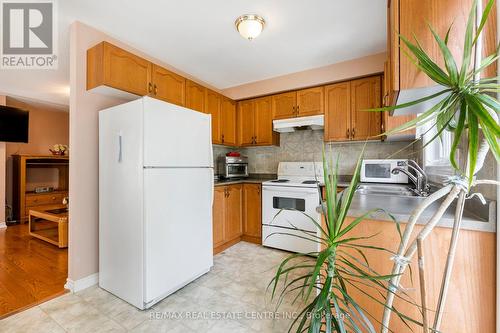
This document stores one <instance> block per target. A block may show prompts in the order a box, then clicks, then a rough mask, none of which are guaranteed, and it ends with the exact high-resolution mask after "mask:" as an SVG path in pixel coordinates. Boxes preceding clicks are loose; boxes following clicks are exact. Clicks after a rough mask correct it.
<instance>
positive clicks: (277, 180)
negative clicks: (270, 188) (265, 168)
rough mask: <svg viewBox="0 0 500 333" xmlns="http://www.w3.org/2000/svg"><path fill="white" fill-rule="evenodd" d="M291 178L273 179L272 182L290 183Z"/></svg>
mask: <svg viewBox="0 0 500 333" xmlns="http://www.w3.org/2000/svg"><path fill="white" fill-rule="evenodd" d="M289 181H290V180H288V179H275V180H271V183H288V182H289Z"/></svg>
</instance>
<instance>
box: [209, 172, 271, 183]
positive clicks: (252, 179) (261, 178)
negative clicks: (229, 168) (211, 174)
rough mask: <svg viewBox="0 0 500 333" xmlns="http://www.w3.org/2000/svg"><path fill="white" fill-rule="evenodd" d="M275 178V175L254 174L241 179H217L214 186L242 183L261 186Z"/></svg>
mask: <svg viewBox="0 0 500 333" xmlns="http://www.w3.org/2000/svg"><path fill="white" fill-rule="evenodd" d="M276 178H277V176H276V175H275V174H272V173H271V174H269V173H255V174H250V176H249V177H247V178H241V179H219V180H216V181H215V183H214V185H215V186H223V185H232V184H243V183H251V184H262V183H263V182H266V181H268V180H272V179H276Z"/></svg>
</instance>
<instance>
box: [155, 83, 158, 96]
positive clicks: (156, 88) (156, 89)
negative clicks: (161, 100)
mask: <svg viewBox="0 0 500 333" xmlns="http://www.w3.org/2000/svg"><path fill="white" fill-rule="evenodd" d="M157 94H158V87H157V86H156V84H155V95H157Z"/></svg>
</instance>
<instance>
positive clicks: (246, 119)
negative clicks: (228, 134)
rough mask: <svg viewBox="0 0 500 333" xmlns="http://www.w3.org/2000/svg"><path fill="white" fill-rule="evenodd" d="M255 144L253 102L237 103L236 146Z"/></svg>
mask: <svg viewBox="0 0 500 333" xmlns="http://www.w3.org/2000/svg"><path fill="white" fill-rule="evenodd" d="M254 143H255V102H254V100H247V101H241V102H239V103H238V144H239V145H243V146H249V145H252V144H254Z"/></svg>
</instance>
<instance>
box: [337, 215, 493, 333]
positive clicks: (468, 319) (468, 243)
mask: <svg viewBox="0 0 500 333" xmlns="http://www.w3.org/2000/svg"><path fill="white" fill-rule="evenodd" d="M353 220H354V218H352V217H347V219H346V221H345V224H346V225H347V224H348V223H350V222H352V221H353ZM401 228H402V229H404V228H405V224H402V225H401ZM421 230H422V226H421V225H416V226H415V229H414V231H413V232H414V233H415V234H416V233H417V232H420V231H421ZM369 235H374V236H373V237H370V238H369V239H362V240H360V241H359V242H357V243H359V244H360V245H366V246H370V245H376V246H380V247H383V248H386V249H388V250H390V251H397V248H398V245H399V242H400V236H399V235H398V231H397V228H396V225H395V224H394V223H393V222H388V221H378V220H365V221H363V222H362V223H360V224H359V225H357V226H356V227H355V228H354V229H353V230H351V231H350V232H349V234H347V235H346V237H365V236H369ZM450 239H451V229H449V228H443V227H437V228H436V229H434V230H433V232H432V233H431V234H430V235H429V236H428V237H427V238H426V240H425V241H424V261H425V277H426V288H427V306H428V308H429V311H428V314H429V322H430V323H432V322H433V319H434V309H436V306H437V299H438V297H439V290H440V284H441V278H442V275H443V271H444V267H445V264H446V254H447V252H448V247H449V242H450ZM495 241H496V239H495V233H490V232H480V231H472V230H461V231H460V238H459V241H458V246H457V252H456V255H455V264H454V267H453V272H452V276H451V280H450V285H449V289H448V297H447V300H446V307H445V313H444V316H443V321H442V324H441V328H440V331H441V332H494V331H495V268H496V264H495ZM345 250H346V251H347V252H348V253H349V254H350V255H352V256H354V257H356V258H358V259H359V260H360V262H363V261H364V260H365V259H366V260H368V262H369V264H370V268H371V269H373V270H375V271H376V272H378V273H379V274H390V273H391V269H392V265H393V263H394V262H393V261H392V260H391V259H390V257H391V255H390V254H387V253H384V252H381V251H377V250H373V249H368V248H367V249H364V250H363V254H364V256H365V258H361V257H360V254H359V253H356V252H355V251H353V250H352V249H345ZM411 269H412V275H413V276H412V277H411V276H410V271H409V269H407V270H406V272H405V274H404V275H403V277H402V280H401V285H402V286H403V287H405V292H406V293H407V295H408V296H406V297H405V298H410V299H412V300H413V301H414V302H416V303H417V304H419V305H420V284H419V278H418V262H417V255H416V254H415V257H414V258H413V260H412V261H411ZM350 290H351V296H352V297H353V298H354V300H355V301H356V302H357V303H358V304H359V305H360V306H361V308H363V309H366V310H367V311H368V312H369V313H370V315H373V316H374V317H375V318H382V312H383V305H381V304H379V303H377V301H375V300H373V299H371V298H369V297H367V296H366V294H364V293H362V292H360V291H358V290H356V289H355V288H351V289H350ZM394 306H395V307H396V308H397V309H398V310H399V311H400V312H402V313H404V314H405V315H407V316H410V317H411V318H414V319H416V320H417V321H421V320H422V315H421V312H420V311H419V309H418V308H417V307H416V306H414V305H411V304H409V303H406V302H403V301H402V300H401V299H399V298H396V300H395V303H394ZM391 318H392V319H391V323H390V327H389V329H390V330H391V331H392V332H411V331H413V332H421V331H422V328H421V327H417V326H416V325H414V324H411V323H410V326H411V327H412V329H411V330H410V329H409V328H408V327H407V326H406V325H405V324H404V323H403V322H402V321H401V320H400V319H399V318H398V317H397V316H396V315H395V314H393V315H392V316H391ZM372 323H373V324H374V326H375V331H376V332H380V324H378V323H376V322H375V321H374V320H372Z"/></svg>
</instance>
